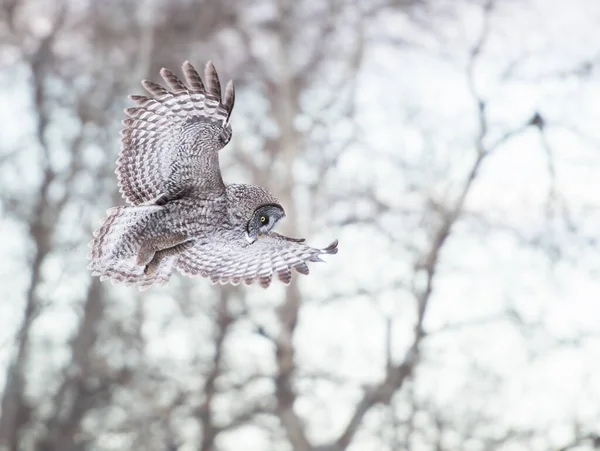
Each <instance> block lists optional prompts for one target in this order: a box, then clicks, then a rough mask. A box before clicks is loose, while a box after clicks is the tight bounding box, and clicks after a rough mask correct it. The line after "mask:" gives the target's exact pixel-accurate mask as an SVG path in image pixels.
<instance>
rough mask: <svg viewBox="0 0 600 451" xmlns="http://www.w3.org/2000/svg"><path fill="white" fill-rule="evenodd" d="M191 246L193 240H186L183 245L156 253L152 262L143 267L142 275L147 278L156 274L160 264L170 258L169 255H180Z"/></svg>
mask: <svg viewBox="0 0 600 451" xmlns="http://www.w3.org/2000/svg"><path fill="white" fill-rule="evenodd" d="M193 245H194V240H187V241H184V242H183V243H179V244H176V245H175V246H173V247H169V248H167V249H161V250H160V251H157V252H156V253H155V254H154V257H152V260H150V261H149V262H148V264H146V266H145V267H144V274H146V275H147V276H153V275H154V274H155V273H156V271H157V270H158V267H159V266H160V263H161V262H162V261H163V260H164V259H165V258H167V257H170V256H171V255H177V254H181V253H182V252H184V251H186V250H187V249H189V248H191V247H192V246H193Z"/></svg>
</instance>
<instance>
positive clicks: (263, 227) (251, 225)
mask: <svg viewBox="0 0 600 451" xmlns="http://www.w3.org/2000/svg"><path fill="white" fill-rule="evenodd" d="M284 216H285V212H284V211H283V208H282V207H281V205H279V204H265V205H261V206H260V207H258V208H257V209H256V210H254V213H252V216H251V217H250V220H249V221H248V224H247V225H246V239H247V240H248V242H249V243H251V244H252V243H254V242H255V241H256V240H257V239H258V238H259V237H260V236H261V235H265V234H267V233H269V232H270V231H271V229H272V228H273V227H275V224H277V223H278V222H279V220H280V219H281V218H283V217H284Z"/></svg>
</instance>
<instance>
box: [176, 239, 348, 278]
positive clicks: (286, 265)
mask: <svg viewBox="0 0 600 451" xmlns="http://www.w3.org/2000/svg"><path fill="white" fill-rule="evenodd" d="M337 245H338V242H337V240H335V241H334V242H333V243H331V244H330V245H329V246H327V247H326V248H325V249H315V248H313V247H310V246H307V245H306V244H304V240H296V239H293V238H287V237H284V236H282V235H279V234H277V233H274V232H271V233H269V234H267V235H264V236H262V237H260V238H259V239H258V240H256V241H255V242H254V243H252V244H248V242H247V241H245V240H243V241H239V242H231V241H230V242H228V243H226V244H219V243H216V242H215V241H214V240H210V241H207V242H203V243H201V242H199V243H197V244H196V245H195V246H194V247H192V248H190V249H188V250H186V251H185V252H183V253H182V254H180V256H179V259H178V260H177V263H176V268H177V269H178V270H179V271H181V272H182V273H183V274H185V275H188V276H195V275H200V276H203V277H210V279H211V280H212V282H213V283H216V282H220V283H222V284H225V283H231V284H234V285H237V284H238V283H240V282H244V283H245V284H246V285H250V284H252V283H254V282H255V281H256V280H258V281H259V283H260V284H261V285H262V286H263V287H265V288H267V287H268V286H269V285H270V284H271V280H272V278H273V274H277V277H278V278H279V280H281V281H282V282H283V283H285V284H286V285H287V284H289V283H290V280H291V278H292V271H291V269H292V268H294V269H295V270H296V271H298V272H299V273H301V274H308V266H307V264H306V263H307V262H309V261H313V262H318V261H322V260H321V259H320V258H319V256H320V255H322V254H335V253H337Z"/></svg>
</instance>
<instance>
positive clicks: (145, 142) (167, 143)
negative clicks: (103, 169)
mask: <svg viewBox="0 0 600 451" xmlns="http://www.w3.org/2000/svg"><path fill="white" fill-rule="evenodd" d="M183 73H184V75H185V80H186V82H187V84H184V83H182V82H181V81H180V80H179V79H178V78H177V77H176V76H175V75H174V74H173V73H172V72H170V71H169V70H167V69H164V68H163V69H162V70H161V71H160V74H161V76H162V77H163V79H164V80H165V82H166V83H167V85H168V86H169V88H170V90H168V89H165V88H163V87H162V86H160V85H158V84H156V83H152V82H150V81H147V80H144V81H142V85H143V86H144V88H145V89H146V90H147V91H148V92H149V93H150V94H151V96H149V97H147V96H130V98H131V99H132V100H134V101H135V102H136V103H137V104H138V106H137V107H134V108H127V109H126V110H125V112H126V113H127V115H128V116H129V118H128V119H125V120H124V121H123V124H124V125H125V128H124V129H123V131H122V132H121V135H122V140H121V141H122V146H121V152H120V154H119V158H118V160H117V169H116V171H115V172H116V174H117V178H118V182H119V191H120V192H121V194H122V195H123V197H124V198H125V199H126V200H127V201H128V202H130V203H132V204H134V205H139V204H141V203H144V202H151V201H152V200H154V199H156V198H159V197H160V196H166V197H167V198H169V197H171V196H173V197H174V196H177V195H180V194H182V193H185V192H189V191H190V190H199V191H202V193H203V196H205V197H206V198H210V197H212V196H214V197H217V196H220V195H221V194H223V193H224V191H225V185H224V184H223V179H222V178H221V170H220V168H219V156H218V151H219V150H220V149H222V148H223V147H224V146H225V145H226V144H227V143H228V142H229V140H230V138H231V126H230V124H229V118H230V115H231V111H232V109H233V104H234V100H235V91H234V88H233V82H231V81H230V82H229V83H228V84H227V86H226V88H225V95H224V96H223V97H221V84H220V82H219V77H218V75H217V72H216V70H215V67H214V66H213V65H212V63H211V62H210V61H209V62H208V63H207V64H206V69H205V71H204V74H205V77H204V79H205V82H206V84H204V83H203V82H202V79H201V78H200V75H199V74H198V72H197V71H196V69H194V67H193V66H192V65H191V64H190V63H189V62H188V61H186V62H185V63H183Z"/></svg>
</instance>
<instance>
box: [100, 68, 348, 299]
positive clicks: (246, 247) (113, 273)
mask: <svg viewBox="0 0 600 451" xmlns="http://www.w3.org/2000/svg"><path fill="white" fill-rule="evenodd" d="M160 74H161V76H162V77H163V79H164V80H165V83H166V84H167V85H168V87H169V89H165V88H164V87H162V86H160V85H158V84H156V83H153V82H150V81H147V80H144V81H142V86H143V87H144V88H145V89H146V90H147V91H148V92H149V93H150V94H151V96H150V97H147V96H131V99H132V100H133V101H135V102H136V103H137V107H133V108H127V109H126V110H125V112H126V113H127V115H128V116H129V118H127V119H125V121H124V122H123V124H124V125H125V128H124V130H123V132H122V148H121V152H120V154H119V158H118V160H117V169H116V171H115V172H116V174H117V180H118V185H119V191H120V192H121V194H122V196H123V198H124V199H125V200H126V201H127V203H128V205H127V206H121V207H114V208H111V209H109V210H108V211H107V217H106V218H104V220H103V223H102V226H101V227H100V229H98V230H97V231H96V232H94V239H93V240H92V242H91V243H90V246H91V248H92V250H91V253H90V255H89V258H90V259H91V263H90V264H89V266H88V267H89V268H90V269H91V270H92V271H93V274H94V275H97V276H100V278H101V279H103V280H104V279H110V280H111V281H113V282H116V283H125V284H129V285H138V286H139V287H140V288H141V289H144V288H148V287H150V286H151V285H153V284H164V283H166V282H167V281H168V280H169V279H170V277H171V275H172V273H173V270H174V269H175V268H177V269H178V270H179V271H180V272H182V273H183V274H186V275H190V276H196V275H200V276H203V277H208V278H210V279H211V281H213V282H214V283H216V282H220V283H232V284H237V283H240V282H244V283H246V284H252V283H254V282H255V281H258V282H259V283H260V284H261V285H262V286H264V287H268V286H269V285H270V283H271V280H272V277H273V275H277V277H278V278H279V279H280V280H281V281H283V282H284V283H286V284H287V283H289V282H290V280H291V269H292V268H294V269H296V270H297V271H298V272H300V273H302V274H308V266H307V265H306V262H309V261H321V259H320V257H319V256H320V255H322V254H335V253H336V252H337V240H336V241H334V242H333V243H332V244H330V245H329V246H328V247H326V248H324V249H316V248H312V247H310V246H308V245H306V244H305V243H304V240H299V239H293V238H288V237H285V236H283V235H280V234H278V233H275V232H273V231H272V229H273V227H274V226H275V225H276V224H277V222H278V221H279V220H280V219H281V218H283V217H284V216H285V213H284V210H283V208H282V207H281V205H280V204H279V202H278V201H277V199H276V198H275V197H274V196H273V195H272V194H271V193H269V192H268V191H267V190H265V189H264V188H261V187H258V186H252V185H241V184H227V185H226V184H225V183H224V182H223V179H222V177H221V170H220V167H219V151H220V150H221V149H222V148H223V147H224V146H225V145H226V144H227V143H228V142H229V140H230V139H231V125H230V117H231V112H232V109H233V105H234V101H235V90H234V87H233V82H231V81H230V82H229V83H228V84H227V86H226V87H225V92H224V95H223V96H221V84H220V81H219V77H218V75H217V72H216V70H215V68H214V66H213V65H212V63H211V62H209V63H208V64H207V65H206V68H205V72H204V81H203V80H202V78H201V77H200V75H199V74H198V72H197V71H196V70H195V69H194V67H193V66H192V65H191V64H190V63H189V62H188V61H186V62H185V63H184V64H183V74H184V76H185V81H186V83H185V84H184V83H183V82H182V81H181V80H179V79H178V78H177V77H176V76H175V75H174V74H173V73H172V72H170V71H169V70H167V69H162V70H161V72H160Z"/></svg>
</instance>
